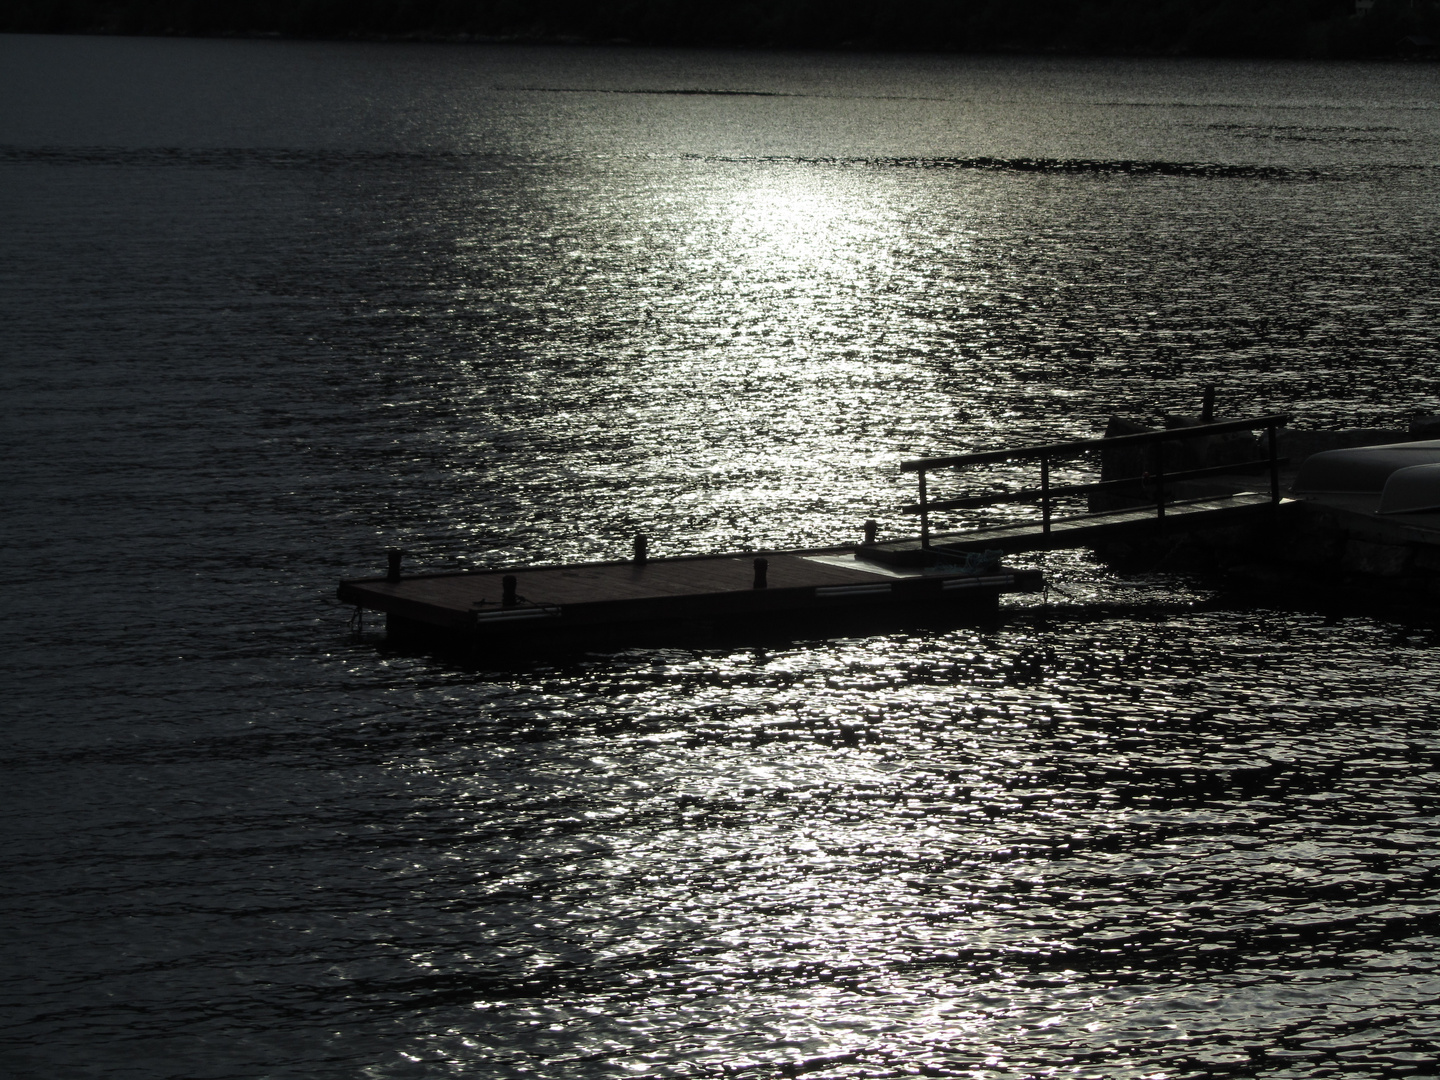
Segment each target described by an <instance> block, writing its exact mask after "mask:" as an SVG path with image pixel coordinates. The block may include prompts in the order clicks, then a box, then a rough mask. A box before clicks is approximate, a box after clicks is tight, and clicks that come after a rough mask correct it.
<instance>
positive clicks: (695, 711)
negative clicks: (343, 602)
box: [0, 36, 1440, 1080]
mask: <svg viewBox="0 0 1440 1080" xmlns="http://www.w3.org/2000/svg"><path fill="white" fill-rule="evenodd" d="M1437 206H1440V68H1436V67H1434V66H1398V65H1397V66H1385V65H1372V66H1366V65H1329V66H1320V65H1303V64H1276V63H1236V62H1208V61H1161V60H1147V61H1140V60H1137V61H1116V60H1105V61H1086V60H1061V59H1012V58H1003V59H996V58H964V57H960V58H946V57H904V56H860V55H856V56H829V55H806V54H779V53H777V54H759V53H743V52H715V53H706V52H694V53H684V52H664V51H642V50H628V49H614V50H605V49H578V48H576V49H565V48H555V49H539V48H534V49H532V48H519V47H516V48H498V47H494V48H492V47H481V46H473V47H448V46H408V45H358V44H357V45H346V44H316V43H296V42H279V41H180V40H146V39H98V38H76V39H62V38H45V37H15V36H11V37H0V361H3V363H0V401H3V417H4V420H3V430H0V446H3V460H4V472H3V479H0V496H3V507H4V511H3V515H0V536H3V544H0V550H3V551H4V553H5V555H4V558H5V567H4V570H3V573H0V580H3V585H4V608H3V611H4V618H3V620H0V685H3V687H4V696H3V700H4V717H5V719H4V722H3V727H0V732H3V755H0V768H3V792H4V796H3V804H0V807H3V814H4V824H5V828H4V839H3V841H0V844H3V847H0V854H3V866H4V889H3V890H0V912H3V920H0V925H3V927H4V928H5V929H4V933H3V944H0V957H3V964H4V970H5V976H6V977H5V979H4V981H3V984H0V1008H3V1014H0V1016H3V1020H0V1022H3V1024H4V1029H3V1030H4V1034H3V1037H0V1071H3V1073H4V1074H5V1075H6V1076H13V1077H17V1078H19V1077H23V1078H31V1077H36V1078H39V1077H46V1078H49V1077H57V1076H64V1077H105V1078H107V1080H108V1078H119V1077H137V1078H152V1077H157V1078H158V1077H175V1078H186V1080H208V1078H222V1077H224V1078H231V1077H247V1078H248V1077H275V1078H281V1077H284V1078H289V1077H295V1078H335V1080H340V1078H354V1077H373V1078H390V1077H410V1076H416V1077H431V1076H434V1077H440V1076H446V1077H450V1076H464V1077H490V1076H496V1077H499V1076H506V1077H509V1076H525V1075H530V1076H545V1077H554V1076H564V1077H587V1078H588V1077H629V1076H664V1077H719V1076H743V1077H756V1078H769V1077H778V1076H789V1075H795V1074H797V1073H799V1072H803V1073H804V1074H805V1075H808V1076H814V1077H817V1078H826V1080H842V1078H843V1080H860V1078H867V1080H868V1078H885V1077H908V1076H920V1075H924V1076H941V1077H972V1078H987V1080H1002V1078H1021V1077H1057V1078H1059V1077H1063V1078H1078V1077H1092V1076H1093V1077H1107V1078H1117V1077H1118V1078H1131V1077H1134V1078H1139V1077H1166V1078H1170V1077H1176V1078H1178V1077H1200V1076H1205V1077H1252V1076H1264V1077H1277V1078H1278V1077H1298V1078H1322V1077H1341V1076H1345V1077H1352V1076H1367V1077H1392V1076H1393V1077H1419V1076H1434V1075H1436V1073H1437V1070H1436V1066H1435V1064H1434V1063H1435V1060H1436V1058H1437V1055H1440V1009H1437V1000H1440V971H1437V967H1436V964H1437V959H1440V957H1437V944H1440V895H1437V887H1440V816H1437V814H1440V738H1437V730H1436V728H1437V715H1440V689H1437V687H1440V662H1437V659H1436V652H1435V646H1436V641H1437V633H1436V630H1435V629H1434V628H1432V627H1429V626H1425V625H1414V624H1404V623H1400V622H1395V621H1388V620H1386V619H1383V618H1379V617H1367V616H1361V615H1354V614H1349V615H1333V614H1331V615H1327V614H1326V613H1324V612H1323V611H1317V612H1299V611H1285V610H1278V609H1269V608H1264V607H1255V606H1250V605H1246V604H1243V603H1240V602H1238V601H1235V600H1231V599H1228V598H1227V597H1225V596H1223V595H1217V594H1215V593H1214V592H1213V591H1212V589H1211V587H1210V586H1209V585H1208V584H1207V583H1205V582H1199V581H1192V580H1188V579H1184V578H1179V577H1172V576H1166V575H1164V574H1152V575H1146V576H1133V575H1132V576H1127V575H1125V574H1121V573H1119V572H1117V571H1115V570H1112V569H1109V568H1106V567H1104V566H1103V565H1100V564H1098V563H1095V562H1094V561H1092V560H1091V559H1089V558H1088V557H1087V556H1085V555H1083V554H1063V555H1060V554H1057V555H1054V556H1049V557H1046V558H1045V559H1043V560H1042V562H1043V565H1044V566H1045V568H1046V569H1047V572H1048V573H1049V574H1050V577H1051V580H1052V581H1053V582H1054V584H1055V589H1054V590H1052V591H1051V592H1050V594H1049V596H1048V598H1040V597H1037V598H1026V599H1016V600H1013V601H1010V602H1007V604H1006V605H1005V607H1004V609H1003V610H1002V613H1001V617H1000V619H999V620H998V621H997V622H994V623H991V624H987V625H983V626H973V627H957V628H953V629H950V630H927V631H923V632H921V631H917V632H914V633H907V634H887V635H882V636H875V637H850V638H845V639H841V640H831V641H810V640H804V641H779V642H771V643H767V644H764V645H754V644H747V645H744V646H737V645H719V644H717V645H715V646H714V647H710V648H690V649H670V650H666V649H658V650H657V649H634V650H629V651H625V652H620V653H595V654H592V655H584V656H578V657H568V658H558V659H551V660H545V661H537V662H536V663H534V664H533V665H530V666H520V667H511V668H507V669H503V670H474V669H470V668H466V667H463V666H459V665H456V664H452V663H446V662H443V661H441V660H438V659H433V658H427V657H423V656H400V655H394V654H390V653H387V652H386V651H384V650H383V649H382V648H380V644H381V636H380V631H379V629H378V628H373V627H367V629H366V631H365V633H364V634H363V636H362V637H361V638H360V639H359V640H355V639H352V637H351V635H350V633H349V631H348V628H347V619H348V617H349V614H350V613H349V611H348V610H346V609H344V608H342V607H341V606H340V605H339V604H338V603H337V602H336V601H334V600H333V599H332V596H333V592H334V586H335V583H336V581H337V580H338V579H339V578H341V577H344V576H350V577H354V576H362V575H367V574H371V573H375V572H377V571H378V570H379V569H380V568H381V566H382V565H383V549H384V548H386V547H387V546H390V545H399V546H403V547H404V548H406V549H407V550H408V551H410V552H412V553H413V554H412V555H411V556H410V563H411V564H412V565H423V566H426V567H429V568H436V569H438V568H445V567H457V566H485V565H498V564H504V563H516V562H545V561H554V560H561V559H567V560H568V559H579V558H614V557H623V556H624V555H625V554H626V553H627V552H628V549H629V543H630V537H631V536H632V535H633V533H634V532H635V531H636V530H644V531H645V532H647V533H648V534H649V535H650V537H651V550H652V552H654V553H656V554H669V553H687V552H704V551H712V550H726V549H763V548H778V547H787V546H798V545H812V544H828V543H837V542H842V541H846V540H848V539H851V538H858V536H859V530H860V524H861V522H862V521H863V520H864V519H866V518H869V517H875V518H877V519H879V521H880V522H881V528H882V531H883V532H884V533H886V534H888V535H896V534H898V533H900V532H902V531H908V529H909V528H910V527H911V525H912V523H910V522H907V521H906V520H904V519H903V517H902V515H900V514H899V513H898V508H899V507H900V506H901V505H902V504H903V503H904V502H906V501H908V500H909V499H910V498H911V496H912V492H911V489H910V487H909V484H908V483H907V482H906V481H905V480H904V479H903V478H902V477H901V475H900V474H899V471H898V468H897V465H898V462H899V461H900V460H901V459H902V458H903V457H906V456H913V455H915V454H917V453H922V452H959V451H963V450H966V449H972V448H985V447H990V446H997V445H1004V444H1007V443H1013V442H1019V441H1032V440H1042V439H1051V438H1071V437H1086V436H1090V435H1093V434H1095V433H1096V432H1097V431H1098V430H1099V429H1100V427H1101V426H1103V423H1104V420H1105V418H1106V416H1107V415H1108V414H1110V413H1111V412H1112V411H1119V412H1123V413H1125V414H1127V415H1130V416H1133V417H1135V418H1137V419H1141V420H1153V419H1155V418H1156V417H1158V415H1159V414H1160V413H1162V412H1164V411H1167V410H1172V411H1173V410H1180V411H1194V410H1195V408H1196V407H1197V405H1198V402H1199V397H1200V390H1201V387H1203V386H1204V385H1206V384H1210V383H1213V384H1215V385H1217V386H1218V387H1219V396H1220V411H1221V412H1222V413H1224V414H1226V415H1245V414H1247V413H1262V412H1270V411H1278V412H1286V413H1289V414H1291V415H1293V416H1294V417H1295V418H1296V419H1295V422H1296V423H1297V424H1299V425H1301V426H1330V425H1345V426H1350V425H1377V424H1384V425H1396V424H1401V425H1403V423H1404V422H1405V420H1406V419H1407V418H1408V416H1409V415H1410V414H1412V413H1415V412H1440V353H1437V345H1440V319H1437V314H1440V216H1437V214H1436V207H1437Z"/></svg>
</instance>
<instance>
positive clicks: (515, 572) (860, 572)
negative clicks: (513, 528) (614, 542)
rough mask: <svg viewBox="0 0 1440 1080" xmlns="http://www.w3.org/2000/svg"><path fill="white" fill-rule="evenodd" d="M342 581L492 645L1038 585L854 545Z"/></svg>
mask: <svg viewBox="0 0 1440 1080" xmlns="http://www.w3.org/2000/svg"><path fill="white" fill-rule="evenodd" d="M391 571H392V572H391V573H390V574H389V575H387V576H386V577H383V578H371V579H367V580H358V581H342V582H341V583H340V588H339V591H338V594H337V595H338V596H339V598H340V599H341V600H342V601H344V602H345V603H347V604H353V605H355V606H356V607H357V608H360V609H365V610H370V611H379V612H383V613H384V614H385V616H386V620H387V630H388V632H389V633H390V634H391V635H392V636H395V637H397V638H404V637H406V636H411V637H426V636H430V637H434V636H436V635H448V636H450V637H452V638H454V637H458V638H460V639H464V640H470V641H475V642H483V643H490V644H503V643H508V642H515V641H527V642H533V641H535V640H536V639H537V638H554V639H556V640H573V639H584V638H602V639H603V638H607V637H610V636H613V635H617V634H618V635H626V634H629V633H634V632H636V631H655V630H673V629H681V630H684V629H692V630H701V631H704V630H709V629H715V630H720V629H725V630H738V631H747V630H767V629H771V628H773V627H774V626H776V625H777V623H787V624H789V623H800V624H804V625H806V626H809V627H813V628H814V629H816V630H818V631H819V632H821V633H824V632H825V631H826V628H827V626H829V625H831V624H832V623H837V622H839V621H844V620H849V621H847V622H846V625H850V623H851V622H853V618H852V617H853V616H857V615H862V616H875V617H877V618H883V617H884V616H887V615H888V616H902V617H914V616H924V615H946V616H951V617H953V616H957V615H958V616H963V615H965V614H966V613H975V614H982V613H984V612H985V611H987V610H993V609H994V608H995V606H996V604H997V602H998V598H999V596H1000V595H1001V594H1002V593H1009V592H1036V591H1038V590H1039V589H1040V588H1041V587H1042V585H1043V579H1042V576H1041V574H1040V571H1038V570H1016V569H1009V568H1004V567H987V568H985V569H983V570H980V571H979V572H977V570H976V569H974V568H966V567H963V566H954V565H952V566H950V567H948V568H947V567H946V566H945V565H943V564H941V565H938V566H930V567H924V568H920V567H892V566H884V565H879V564H872V563H867V562H863V561H861V560H859V559H857V558H856V556H855V550H854V549H853V548H833V549H824V550H815V551H794V552H776V553H773V554H766V555H763V556H758V557H757V556H756V555H754V554H753V553H749V554H740V553H736V554H727V555H705V556H694V557H681V558H668V559H647V558H636V559H633V560H631V561H628V562H602V563H584V564H576V565H569V566H539V567H515V568H511V569H503V570H484V571H473V572H463V573H447V574H413V575H410V574H406V575H401V574H400V573H399V563H398V559H397V558H394V557H393V556H392V561H391Z"/></svg>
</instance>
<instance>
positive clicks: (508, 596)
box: [500, 574, 519, 607]
mask: <svg viewBox="0 0 1440 1080" xmlns="http://www.w3.org/2000/svg"><path fill="white" fill-rule="evenodd" d="M517 603H519V601H518V600H516V598H515V575H514V574H506V575H505V576H504V577H503V578H501V579H500V606H501V607H514V606H515V605H516V604H517Z"/></svg>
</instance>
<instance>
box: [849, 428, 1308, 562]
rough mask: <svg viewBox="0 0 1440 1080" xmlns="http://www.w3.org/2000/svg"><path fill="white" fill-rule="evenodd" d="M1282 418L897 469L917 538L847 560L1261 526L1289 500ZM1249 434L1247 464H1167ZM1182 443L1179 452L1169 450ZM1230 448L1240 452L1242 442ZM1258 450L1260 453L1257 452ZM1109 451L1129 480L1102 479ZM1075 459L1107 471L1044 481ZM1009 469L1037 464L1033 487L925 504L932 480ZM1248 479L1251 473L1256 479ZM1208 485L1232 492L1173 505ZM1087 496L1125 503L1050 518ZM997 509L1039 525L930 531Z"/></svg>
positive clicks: (955, 554) (925, 558)
mask: <svg viewBox="0 0 1440 1080" xmlns="http://www.w3.org/2000/svg"><path fill="white" fill-rule="evenodd" d="M1287 420H1288V418H1287V417H1285V416H1281V415H1278V414H1276V415H1267V416H1259V417H1252V418H1249V419H1241V420H1226V421H1222V422H1220V423H1209V424H1197V425H1194V426H1191V427H1180V428H1170V429H1166V430H1164V431H1150V432H1143V433H1140V434H1134V435H1119V436H1113V437H1111V438H1104V439H1084V440H1079V441H1076V442H1068V443H1051V444H1047V445H1043V446H1024V447H1015V448H1010V449H1001V450H986V451H981V452H979V453H974V454H957V455H952V456H948V457H926V458H918V459H915V460H913V461H906V462H903V463H902V464H901V466H900V468H901V471H903V472H913V473H916V474H917V476H918V481H919V499H918V500H917V501H916V502H914V503H912V504H910V505H909V506H906V507H904V512H905V513H908V514H916V515H918V516H919V518H920V535H919V537H914V538H909V539H902V540H892V541H886V542H883V543H867V544H865V545H864V546H862V547H861V548H860V549H859V550H858V551H857V555H858V557H859V558H861V559H865V560H868V561H872V562H877V563H885V564H889V565H894V566H927V565H935V564H937V563H945V562H947V561H950V560H953V559H957V558H959V559H963V558H964V557H965V556H967V555H968V554H969V553H973V552H984V551H998V552H1000V553H1002V554H1005V555H1010V554H1016V553H1019V552H1025V551H1044V550H1050V549H1054V548H1070V547H1090V546H1093V545H1095V544H1099V543H1104V542H1107V541H1111V540H1116V539H1120V538H1129V537H1137V536H1145V535H1151V536H1154V535H1159V534H1162V533H1163V534H1171V533H1175V534H1178V533H1181V532H1187V531H1192V530H1198V529H1211V528H1217V527H1222V526H1226V525H1232V524H1240V523H1243V522H1250V521H1256V520H1261V519H1263V518H1264V517H1265V516H1267V515H1273V514H1275V513H1276V512H1277V509H1278V508H1279V507H1280V506H1281V505H1282V504H1283V503H1286V502H1288V501H1289V500H1284V499H1282V498H1281V495H1280V466H1281V464H1283V459H1282V458H1280V457H1278V456H1277V454H1276V434H1275V433H1276V429H1277V428H1279V427H1281V426H1283V425H1284V424H1285V423H1286V422H1287ZM1255 431H1264V433H1265V434H1264V435H1262V436H1261V437H1260V439H1261V442H1260V443H1259V444H1257V446H1256V452H1255V453H1253V454H1251V455H1250V456H1248V457H1239V458H1238V459H1237V458H1234V457H1233V455H1232V459H1231V460H1226V461H1224V462H1223V463H1221V464H1216V465H1205V464H1202V465H1199V466H1198V467H1176V465H1177V463H1183V462H1187V461H1188V462H1194V461H1197V460H1200V461H1203V460H1204V456H1205V450H1206V448H1207V446H1208V445H1211V444H1212V443H1213V441H1214V440H1215V439H1216V437H1217V436H1226V435H1229V436H1233V435H1234V434H1235V433H1240V432H1255ZM1187 445H1188V447H1189V452H1188V453H1187V452H1184V451H1180V450H1178V449H1177V448H1179V447H1186V446H1187ZM1228 445H1229V447H1230V449H1231V450H1233V448H1234V446H1235V445H1236V441H1235V440H1234V439H1233V438H1232V439H1230V440H1229V441H1228ZM1240 445H1242V446H1244V445H1247V444H1246V443H1245V441H1244V440H1243V439H1242V440H1241V442H1240ZM1262 446H1263V448H1264V451H1265V452H1264V453H1263V455H1262V454H1261V453H1260V452H1259V448H1260V447H1262ZM1115 451H1122V452H1123V453H1124V454H1125V455H1126V456H1128V463H1129V465H1130V466H1131V468H1132V469H1133V474H1132V475H1128V476H1120V477H1118V478H1109V479H1106V478H1104V477H1105V474H1106V472H1107V471H1108V472H1114V471H1117V469H1118V470H1119V471H1124V466H1125V462H1121V463H1119V464H1118V465H1117V458H1116V456H1115V455H1114V452H1115ZM1084 455H1094V456H1096V457H1099V458H1100V460H1101V462H1105V461H1106V460H1107V455H1109V458H1108V462H1109V465H1110V466H1111V467H1110V468H1109V469H1108V470H1107V469H1106V468H1105V467H1104V465H1103V464H1102V466H1101V469H1100V472H1101V476H1102V479H1100V480H1099V481H1097V482H1094V483H1085V484H1066V485H1060V486H1057V485H1054V484H1052V483H1051V481H1050V473H1051V465H1052V463H1054V462H1057V461H1061V460H1065V459H1071V458H1077V457H1081V456H1084ZM1016 461H1020V462H1029V461H1033V462H1035V463H1037V464H1038V465H1039V471H1040V484H1039V486H1038V487H1035V488H1027V489H1022V490H1019V491H1002V492H991V493H989V494H983V495H965V496H961V497H958V498H951V499H942V500H935V499H931V498H930V497H929V494H928V491H929V486H928V483H927V480H928V477H929V474H931V473H933V472H936V471H939V470H944V469H956V468H966V467H974V466H983V465H996V464H1001V463H1010V462H1016ZM1257 473H1258V474H1260V475H1258V476H1257V475H1256V474H1257ZM1265 474H1268V481H1269V483H1268V484H1264V482H1263V480H1261V479H1260V478H1261V476H1264V475H1265ZM1216 478H1226V479H1228V480H1230V481H1231V484H1230V485H1229V486H1231V487H1235V488H1237V489H1240V490H1233V491H1230V492H1228V493H1225V494H1216V495H1209V496H1206V497H1203V498H1188V499H1179V500H1177V499H1175V498H1174V495H1175V494H1176V493H1177V489H1179V488H1180V485H1182V484H1188V483H1192V482H1194V481H1197V480H1201V479H1209V480H1212V481H1213V480H1215V479H1216ZM1257 481H1259V484H1258V485H1257ZM1255 486H1263V487H1268V489H1269V490H1268V491H1255V490H1243V489H1244V488H1247V487H1248V488H1254V487H1255ZM1096 495H1101V496H1106V497H1109V498H1111V499H1118V500H1119V501H1121V502H1126V503H1128V504H1129V505H1126V506H1123V507H1120V508H1115V509H1102V510H1097V511H1094V512H1091V513H1084V514H1075V515H1070V516H1066V517H1056V516H1055V514H1054V510H1055V505H1056V503H1057V501H1059V500H1064V499H1074V498H1076V497H1081V496H1084V497H1086V498H1093V497H1094V496H1096ZM1007 503H1008V504H1015V503H1022V504H1023V503H1033V504H1036V505H1037V506H1038V508H1039V511H1040V515H1039V518H1038V519H1035V520H1029V521H1022V522H1007V523H1005V524H1003V525H992V526H987V527H984V528H974V529H969V530H965V531H951V532H943V533H938V534H937V533H935V532H934V531H933V529H932V521H933V519H934V517H935V515H937V514H939V513H943V512H946V511H953V510H974V509H980V508H984V507H990V506H996V505H1002V504H1007Z"/></svg>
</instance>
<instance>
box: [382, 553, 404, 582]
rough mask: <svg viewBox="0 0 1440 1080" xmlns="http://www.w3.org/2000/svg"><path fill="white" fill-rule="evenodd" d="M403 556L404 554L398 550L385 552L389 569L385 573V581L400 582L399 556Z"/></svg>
mask: <svg viewBox="0 0 1440 1080" xmlns="http://www.w3.org/2000/svg"><path fill="white" fill-rule="evenodd" d="M404 554H405V553H404V552H403V551H401V550H400V549H399V548H388V549H387V550H386V552H385V557H386V559H388V560H389V564H390V565H389V568H388V569H387V570H386V571H385V580H386V581H399V580H400V556H401V555H404Z"/></svg>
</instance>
